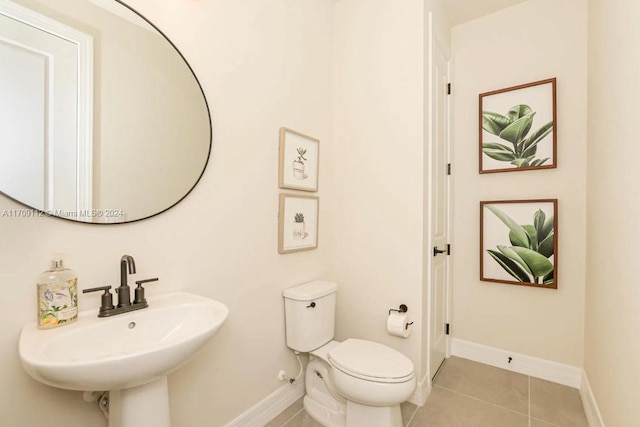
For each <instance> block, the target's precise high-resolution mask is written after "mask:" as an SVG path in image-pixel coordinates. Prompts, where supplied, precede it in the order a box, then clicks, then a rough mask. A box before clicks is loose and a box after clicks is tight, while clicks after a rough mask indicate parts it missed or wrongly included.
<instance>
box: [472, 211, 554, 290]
mask: <svg viewBox="0 0 640 427" xmlns="http://www.w3.org/2000/svg"><path fill="white" fill-rule="evenodd" d="M480 280H482V281H485V282H496V283H507V284H512V285H523V286H534V287H539V288H546V289H557V288H558V199H532V200H497V201H486V202H480Z"/></svg>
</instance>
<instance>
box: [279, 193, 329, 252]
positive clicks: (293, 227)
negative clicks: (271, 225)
mask: <svg viewBox="0 0 640 427" xmlns="http://www.w3.org/2000/svg"><path fill="white" fill-rule="evenodd" d="M318 204H319V199H318V197H316V196H303V195H297V194H280V215H279V218H278V253H281V254H287V253H290V252H298V251H306V250H309V249H315V248H317V247H318Z"/></svg>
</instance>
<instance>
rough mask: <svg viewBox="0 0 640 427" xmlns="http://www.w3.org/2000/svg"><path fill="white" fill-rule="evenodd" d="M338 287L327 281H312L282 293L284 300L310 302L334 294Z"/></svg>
mask: <svg viewBox="0 0 640 427" xmlns="http://www.w3.org/2000/svg"><path fill="white" fill-rule="evenodd" d="M337 289H338V285H337V284H335V283H334V282H330V281H328V280H314V281H312V282H307V283H303V284H302V285H298V286H293V287H291V288H287V289H285V290H284V291H283V292H282V295H283V296H284V297H285V298H289V299H293V300H297V301H311V300H314V299H317V298H321V297H324V296H326V295H329V294H332V293H334V292H335V291H336V290H337Z"/></svg>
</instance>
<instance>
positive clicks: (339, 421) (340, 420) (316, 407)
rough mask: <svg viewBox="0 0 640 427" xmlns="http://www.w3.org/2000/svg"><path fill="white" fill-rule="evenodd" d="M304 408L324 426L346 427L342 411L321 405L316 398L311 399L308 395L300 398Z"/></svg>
mask: <svg viewBox="0 0 640 427" xmlns="http://www.w3.org/2000/svg"><path fill="white" fill-rule="evenodd" d="M302 402H303V406H304V410H305V411H306V412H307V414H309V415H310V416H311V418H313V419H314V420H316V421H317V422H318V423H320V424H321V425H323V426H324V427H346V425H347V423H346V417H345V413H344V412H340V411H336V410H335V407H334V408H328V407H326V406H323V405H322V404H321V403H320V402H318V401H317V400H313V399H312V398H310V397H309V396H308V395H307V396H305V397H304V399H303V400H302Z"/></svg>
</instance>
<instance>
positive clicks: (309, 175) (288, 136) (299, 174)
mask: <svg viewBox="0 0 640 427" xmlns="http://www.w3.org/2000/svg"><path fill="white" fill-rule="evenodd" d="M319 144H320V141H319V140H317V139H315V138H312V137H310V136H307V135H304V134H302V133H300V132H296V131H294V130H291V129H287V128H284V127H283V128H280V167H279V174H278V185H279V186H280V188H291V189H294V190H303V191H318V164H319V163H318V155H319V147H318V146H319Z"/></svg>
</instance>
